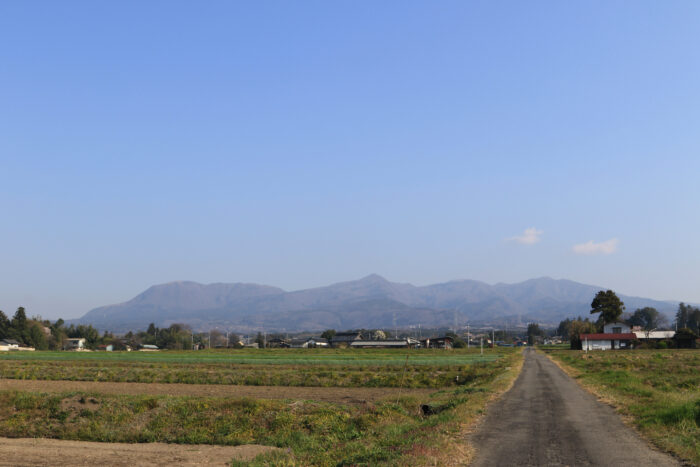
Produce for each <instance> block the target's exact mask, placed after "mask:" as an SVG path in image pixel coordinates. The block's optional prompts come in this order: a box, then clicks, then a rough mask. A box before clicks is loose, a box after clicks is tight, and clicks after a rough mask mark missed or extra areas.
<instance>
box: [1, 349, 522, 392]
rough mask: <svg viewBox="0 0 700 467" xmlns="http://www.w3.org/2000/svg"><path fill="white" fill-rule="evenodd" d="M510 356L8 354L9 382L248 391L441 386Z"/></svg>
mask: <svg viewBox="0 0 700 467" xmlns="http://www.w3.org/2000/svg"><path fill="white" fill-rule="evenodd" d="M508 352H512V351H504V350H502V349H499V350H497V351H495V350H491V349H488V350H485V351H484V354H483V355H481V354H480V353H479V351H478V350H473V349H472V350H464V349H462V350H453V351H445V350H410V351H406V350H403V351H401V350H376V349H371V350H362V349H350V350H335V349H332V350H326V349H323V350H320V349H313V350H311V349H308V350H307V349H279V350H278V349H272V350H270V349H267V350H250V349H246V350H228V351H212V352H202V351H200V352H169V351H168V352H11V353H7V354H3V355H1V356H0V377H2V378H11V379H36V380H72V381H113V382H139V383H189V384H239V385H250V386H320V387H334V386H335V387H339V386H340V387H368V386H369V387H397V386H404V387H410V388H441V387H447V386H455V385H461V384H464V383H465V382H467V381H469V380H470V378H472V377H473V376H472V375H473V373H474V372H475V371H477V369H478V368H477V367H478V366H480V365H488V364H490V363H492V362H495V361H497V360H498V359H500V358H502V357H503V355H505V354H506V353H508Z"/></svg>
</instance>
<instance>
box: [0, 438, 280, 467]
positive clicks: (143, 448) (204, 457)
mask: <svg viewBox="0 0 700 467" xmlns="http://www.w3.org/2000/svg"><path fill="white" fill-rule="evenodd" d="M275 449H277V448H274V447H269V446H258V445H245V446H208V445H201V444H195V445H191V444H190V445H184V444H164V443H140V444H126V443H91V442H86V441H61V440H57V439H27V438H19V439H12V438H0V466H13V467H14V466H54V465H81V466H93V465H109V466H114V467H127V466H140V465H143V466H146V465H149V466H151V465H159V466H166V465H167V466H172V465H221V466H224V465H230V463H231V460H232V459H237V460H243V461H245V460H251V459H253V458H254V457H255V456H257V455H258V454H261V453H263V452H266V451H270V450H275Z"/></svg>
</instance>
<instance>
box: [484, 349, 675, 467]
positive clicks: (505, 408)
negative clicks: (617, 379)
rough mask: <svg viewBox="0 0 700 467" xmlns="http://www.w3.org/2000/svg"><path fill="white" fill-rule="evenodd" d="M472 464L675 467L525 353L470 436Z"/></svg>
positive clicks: (540, 359) (551, 367) (541, 359)
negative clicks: (505, 388) (507, 388)
mask: <svg viewBox="0 0 700 467" xmlns="http://www.w3.org/2000/svg"><path fill="white" fill-rule="evenodd" d="M472 444H473V445H474V446H475V448H476V450H477V452H476V456H475V458H474V462H473V463H472V464H471V465H472V466H476V467H481V466H510V465H513V466H515V465H518V466H560V465H561V466H580V465H600V466H606V465H629V466H655V467H662V466H677V465H680V464H679V463H678V462H677V461H676V460H675V459H674V458H673V457H671V456H668V455H666V454H663V453H660V452H658V451H654V450H653V449H651V448H650V447H649V446H648V445H647V443H646V442H644V441H643V440H642V439H641V438H640V437H639V436H638V435H637V434H636V433H635V432H634V431H633V430H631V429H630V428H628V427H626V426H625V425H624V424H623V423H622V420H621V419H620V417H619V416H618V415H617V414H616V413H615V411H614V410H613V409H612V408H611V407H609V406H607V405H604V404H602V403H600V402H598V401H597V400H596V398H595V397H594V396H593V395H591V394H589V393H587V392H586V391H584V390H583V389H582V388H581V387H580V386H579V385H578V384H577V383H576V382H575V381H574V380H573V379H572V378H570V377H569V376H568V375H566V374H565V373H564V372H563V371H562V370H561V369H559V368H558V367H557V366H556V365H555V364H554V363H552V362H551V361H550V360H549V359H548V358H547V357H546V356H544V355H541V354H538V353H536V352H535V351H534V350H532V349H526V350H525V362H524V364H523V369H522V372H521V373H520V375H519V376H518V379H517V380H516V381H515V384H514V385H513V388H511V390H510V391H508V392H507V393H506V394H505V395H504V396H503V397H502V398H501V399H500V400H499V401H497V402H495V403H494V404H493V405H492V406H491V407H490V408H489V409H488V412H487V414H486V417H485V418H484V420H483V422H482V424H481V425H480V427H479V429H478V430H477V432H476V433H475V434H474V435H473V436H472Z"/></svg>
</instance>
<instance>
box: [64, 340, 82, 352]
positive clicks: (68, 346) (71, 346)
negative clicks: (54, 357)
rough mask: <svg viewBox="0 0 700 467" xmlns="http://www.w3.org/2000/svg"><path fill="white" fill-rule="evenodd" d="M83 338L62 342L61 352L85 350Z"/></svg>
mask: <svg viewBox="0 0 700 467" xmlns="http://www.w3.org/2000/svg"><path fill="white" fill-rule="evenodd" d="M85 342H86V340H85V338H84V337H69V338H68V339H66V340H65V341H63V350H85Z"/></svg>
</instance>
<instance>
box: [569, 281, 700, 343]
mask: <svg viewBox="0 0 700 467" xmlns="http://www.w3.org/2000/svg"><path fill="white" fill-rule="evenodd" d="M591 314H597V315H598V319H597V320H595V321H591V320H590V319H589V318H585V319H584V318H582V317H580V316H579V317H578V318H575V319H569V318H567V319H565V320H564V321H561V322H560V323H559V327H558V328H557V334H558V335H560V336H562V338H563V339H564V340H568V341H569V342H570V343H571V348H572V349H575V348H578V349H580V348H581V340H580V338H579V336H580V335H581V334H594V333H601V332H603V327H604V326H605V324H607V323H614V322H624V323H626V324H628V325H629V326H638V327H640V328H641V329H642V330H643V331H645V332H647V333H650V332H652V331H654V330H657V329H664V328H668V327H670V326H669V322H668V320H667V318H666V317H665V316H664V315H662V314H661V313H659V311H658V310H657V309H656V308H653V307H644V308H638V309H636V310H635V311H634V312H632V313H629V312H625V304H624V302H622V301H621V300H620V299H619V297H618V296H617V295H616V294H615V292H613V291H612V290H606V291H603V290H601V291H600V292H598V293H597V294H596V296H595V297H594V299H593V301H592V302H591ZM675 327H676V328H677V332H676V336H677V338H676V341H677V344H678V345H680V346H687V345H688V343H692V342H694V340H695V339H696V338H697V336H698V334H700V308H698V307H693V306H691V305H686V304H684V303H683V302H681V303H680V304H679V306H678V311H677V312H676V319H675ZM686 341H687V342H686Z"/></svg>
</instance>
